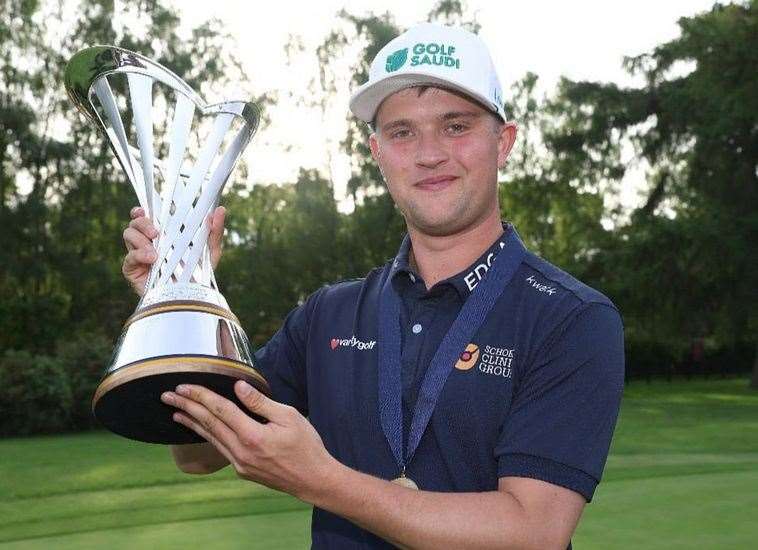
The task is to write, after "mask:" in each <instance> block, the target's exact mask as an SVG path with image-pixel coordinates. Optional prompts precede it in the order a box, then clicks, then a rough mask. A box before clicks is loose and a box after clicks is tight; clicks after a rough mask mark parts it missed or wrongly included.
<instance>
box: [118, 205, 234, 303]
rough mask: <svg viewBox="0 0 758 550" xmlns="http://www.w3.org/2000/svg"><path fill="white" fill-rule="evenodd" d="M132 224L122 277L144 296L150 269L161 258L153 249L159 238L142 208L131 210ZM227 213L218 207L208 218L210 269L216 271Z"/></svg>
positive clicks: (128, 231) (127, 229)
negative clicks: (155, 241)
mask: <svg viewBox="0 0 758 550" xmlns="http://www.w3.org/2000/svg"><path fill="white" fill-rule="evenodd" d="M129 216H130V217H131V219H132V220H131V222H129V226H128V227H127V228H126V229H124V244H125V245H126V250H127V254H126V256H125V257H124V262H123V264H122V265H121V273H123V275H124V277H125V278H126V280H127V281H129V284H130V285H131V286H132V288H133V289H134V291H135V292H136V293H137V294H138V295H139V296H142V295H143V294H144V293H145V283H146V282H147V276H148V274H149V273H150V266H152V265H153V263H155V261H156V260H157V259H158V255H157V253H156V251H155V247H154V246H153V240H154V239H156V238H157V237H158V231H157V230H156V228H155V226H154V225H153V222H152V221H150V219H149V218H147V217H146V216H145V211H144V210H143V209H142V208H140V207H138V206H137V207H134V208H132V210H131V212H129ZM225 217H226V209H225V208H224V207H223V206H219V207H218V208H216V210H214V212H213V214H211V215H209V216H208V223H209V225H210V233H209V234H208V245H209V246H210V253H211V265H212V266H213V268H214V269H215V268H216V266H217V265H218V262H219V260H220V259H221V246H222V238H223V236H224V219H225Z"/></svg>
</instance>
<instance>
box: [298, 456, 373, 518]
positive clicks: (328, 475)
mask: <svg viewBox="0 0 758 550" xmlns="http://www.w3.org/2000/svg"><path fill="white" fill-rule="evenodd" d="M357 474H358V472H356V471H355V470H353V469H352V468H350V467H348V466H345V465H344V464H342V463H341V462H340V461H339V460H337V459H336V458H334V457H332V456H331V455H330V456H329V460H328V461H327V462H325V463H324V464H323V466H321V467H320V468H319V469H318V470H317V471H316V472H314V473H313V475H312V476H310V482H309V483H308V484H307V487H305V488H304V490H303V491H302V492H301V493H300V494H298V495H295V496H297V498H299V499H300V500H302V501H304V502H307V503H309V504H312V505H313V506H316V507H317V508H324V509H328V508H329V507H330V506H329V503H330V502H333V501H334V499H335V498H337V499H339V498H341V493H342V492H343V490H344V488H345V487H346V486H347V485H348V484H349V483H354V480H353V481H351V478H352V477H353V476H355V475H357Z"/></svg>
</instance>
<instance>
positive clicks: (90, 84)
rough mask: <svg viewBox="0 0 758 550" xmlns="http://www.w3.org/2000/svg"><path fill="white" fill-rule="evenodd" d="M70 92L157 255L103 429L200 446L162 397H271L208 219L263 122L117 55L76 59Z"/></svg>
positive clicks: (113, 368)
mask: <svg viewBox="0 0 758 550" xmlns="http://www.w3.org/2000/svg"><path fill="white" fill-rule="evenodd" d="M65 87H66V91H67V92H68V95H69V97H70V98H71V99H72V101H73V102H74V103H75V104H76V106H77V107H78V109H79V110H80V111H81V112H82V113H83V114H84V115H85V116H86V117H87V118H88V119H89V120H90V121H92V122H93V123H94V124H96V125H97V126H98V127H99V128H100V129H101V130H102V131H103V132H104V133H105V135H106V136H107V138H108V143H109V145H110V148H111V149H112V150H113V152H114V154H115V156H116V159H117V160H118V162H119V164H120V165H121V168H122V169H123V171H124V173H125V175H126V177H127V179H128V180H129V182H130V183H131V184H132V187H133V188H134V191H135V192H136V194H137V199H138V201H139V204H140V206H141V207H142V208H143V209H144V211H145V214H146V215H147V216H148V217H149V218H150V219H151V220H152V222H153V224H154V225H155V227H156V229H157V230H158V236H157V237H156V238H155V239H154V240H153V245H154V247H155V250H156V251H157V254H158V258H157V260H156V261H155V263H154V264H153V266H152V268H151V270H150V273H149V275H148V277H147V281H146V284H145V289H144V294H143V296H142V298H141V300H140V302H139V304H138V305H137V309H136V310H135V312H134V314H132V316H131V317H129V319H127V321H126V323H125V324H124V327H123V331H122V333H121V336H120V338H119V339H118V342H117V344H116V346H115V350H114V352H113V357H112V359H111V362H110V365H108V367H107V368H106V369H105V373H104V376H103V379H102V381H101V382H100V385H99V386H98V388H97V390H96V391H95V395H94V397H93V399H92V410H93V413H94V415H95V417H96V418H97V419H98V421H99V422H100V423H102V424H103V425H104V426H105V427H106V428H108V429H109V430H110V431H112V432H114V433H117V434H119V435H122V436H124V437H128V438H130V439H135V440H138V441H145V442H149V443H164V444H183V443H196V442H201V441H203V439H202V438H201V437H200V436H198V435H197V434H196V433H195V432H193V431H192V430H190V429H188V428H186V427H184V426H182V425H181V424H178V423H177V422H174V421H173V419H172V415H173V413H174V411H175V409H174V408H173V407H169V406H167V405H165V404H163V403H162V402H161V400H160V395H161V393H163V392H164V391H168V390H173V389H174V388H176V386H177V385H178V384H181V383H187V384H199V385H202V386H205V387H207V388H209V389H211V390H213V391H214V392H216V393H218V394H220V395H222V396H224V397H226V398H227V399H229V400H231V401H233V402H235V403H236V404H237V405H238V406H239V407H240V408H241V409H242V410H243V411H245V412H247V413H248V414H249V415H250V416H252V417H253V418H257V419H258V420H260V421H264V420H263V419H261V418H259V417H256V416H255V415H253V414H252V413H250V412H249V411H248V410H247V409H246V407H244V406H243V405H242V404H241V403H240V402H239V400H238V399H237V397H236V395H235V393H234V383H235V382H236V381H237V380H245V381H246V382H248V383H249V384H251V385H252V386H254V387H256V388H257V389H259V390H260V391H262V392H263V393H265V394H267V395H269V394H270V390H269V386H268V383H267V382H266V380H265V378H264V377H263V376H262V375H261V374H260V373H259V372H258V370H257V369H256V368H255V364H254V360H253V353H252V348H251V345H250V342H249V341H248V338H247V336H246V335H245V332H244V331H243V330H242V328H241V326H240V323H239V320H238V319H237V317H236V316H235V315H234V314H233V313H232V312H231V310H230V309H229V305H228V304H227V302H226V300H225V298H224V297H223V296H222V294H221V293H220V292H219V290H218V286H217V284H216V278H215V275H214V273H213V268H212V265H211V259H210V251H209V248H208V244H207V241H208V233H209V226H208V219H207V218H208V216H209V214H210V213H211V212H213V210H214V209H215V207H216V206H217V205H218V200H219V197H220V195H221V191H222V190H223V188H224V185H225V184H226V181H227V180H228V179H229V176H230V175H231V173H232V171H233V170H234V167H235V165H236V163H237V161H238V159H239V157H240V155H241V154H242V152H243V150H244V149H245V147H246V146H247V144H248V143H249V142H250V139H251V137H252V136H253V134H254V133H255V130H256V129H257V126H258V122H259V118H260V117H259V112H258V109H257V108H256V106H255V105H254V104H253V103H251V102H244V101H226V102H223V103H217V104H212V105H208V104H206V102H205V101H204V100H203V99H202V98H201V97H200V96H199V95H198V94H197V93H196V92H195V91H193V90H192V88H190V86H189V85H188V84H187V83H185V82H184V81H182V80H181V79H180V78H179V77H178V76H176V75H175V74H174V73H173V72H171V71H170V70H169V69H167V68H165V67H163V66H162V65H159V64H158V63H156V62H154V61H151V60H150V59H148V58H146V57H144V56H142V55H140V54H137V53H134V52H130V51H128V50H124V49H122V48H118V47H115V46H94V47H91V48H86V49H84V50H81V51H79V52H77V53H76V54H75V55H74V56H73V57H72V58H71V60H70V61H69V63H68V65H67V66H66V71H65Z"/></svg>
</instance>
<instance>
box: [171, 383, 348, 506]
mask: <svg viewBox="0 0 758 550" xmlns="http://www.w3.org/2000/svg"><path fill="white" fill-rule="evenodd" d="M234 391H235V393H236V394H237V397H238V398H239V400H240V401H241V402H242V403H243V404H244V405H245V407H247V408H248V409H250V411H252V412H254V413H255V414H257V415H259V416H262V417H264V418H266V419H268V423H267V424H261V423H260V422H256V421H255V420H253V419H252V418H250V417H249V416H248V415H247V414H245V413H244V412H243V411H242V410H240V408H239V407H237V405H235V404H234V403H233V402H231V401H229V400H228V399H226V398H224V397H221V396H220V395H218V394H216V393H214V392H212V391H211V390H209V389H207V388H204V387H202V386H195V385H190V384H182V385H180V386H177V388H176V392H165V393H164V394H163V395H162V396H161V400H162V401H163V402H164V403H166V404H168V405H171V406H173V407H176V408H177V409H179V410H178V411H177V412H176V413H174V420H175V421H176V422H179V423H180V424H182V425H184V426H186V427H188V428H190V429H191V430H193V431H194V432H195V433H197V434H198V435H200V436H201V437H203V438H204V439H205V440H206V441H208V442H210V443H211V444H212V445H213V446H214V447H216V449H218V451H219V452H220V453H221V454H223V455H224V456H225V457H226V458H227V460H229V462H230V463H231V464H232V466H234V469H235V470H236V471H237V475H238V476H239V477H241V478H244V479H247V480H250V481H255V482H256V483H262V484H263V485H266V486H268V487H271V488H272V489H277V490H279V491H284V492H286V493H290V494H292V495H294V496H296V497H298V498H300V499H302V500H309V496H310V495H311V494H312V493H313V492H315V491H316V490H317V489H318V488H319V487H318V486H319V484H320V481H319V480H320V479H324V477H326V476H328V474H329V472H330V470H331V469H332V468H333V467H334V466H335V465H338V463H337V461H336V460H335V459H334V458H333V457H332V456H331V455H330V454H329V452H328V451H327V450H326V448H325V447H324V444H323V442H322V441H321V437H320V436H319V435H318V433H317V432H316V430H315V429H314V428H313V426H312V425H311V423H310V422H308V420H307V419H306V418H305V417H303V415H301V414H300V413H299V412H298V411H297V409H295V408H293V407H290V406H288V405H282V404H281V403H277V402H276V401H273V400H271V399H269V398H268V397H266V396H265V395H263V394H262V393H261V392H259V391H258V390H256V389H255V388H253V387H252V386H250V385H249V384H247V383H245V382H243V381H238V382H237V383H236V384H235V385H234ZM322 476H324V477H322Z"/></svg>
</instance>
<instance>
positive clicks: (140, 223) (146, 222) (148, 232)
mask: <svg viewBox="0 0 758 550" xmlns="http://www.w3.org/2000/svg"><path fill="white" fill-rule="evenodd" d="M129 227H131V228H133V229H136V230H137V231H139V232H140V233H142V234H143V235H144V236H145V237H147V238H148V239H155V238H156V237H157V236H158V230H157V229H155V226H154V225H153V222H152V221H151V220H150V218H146V217H145V216H141V217H139V218H134V219H133V220H132V221H130V222H129Z"/></svg>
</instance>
